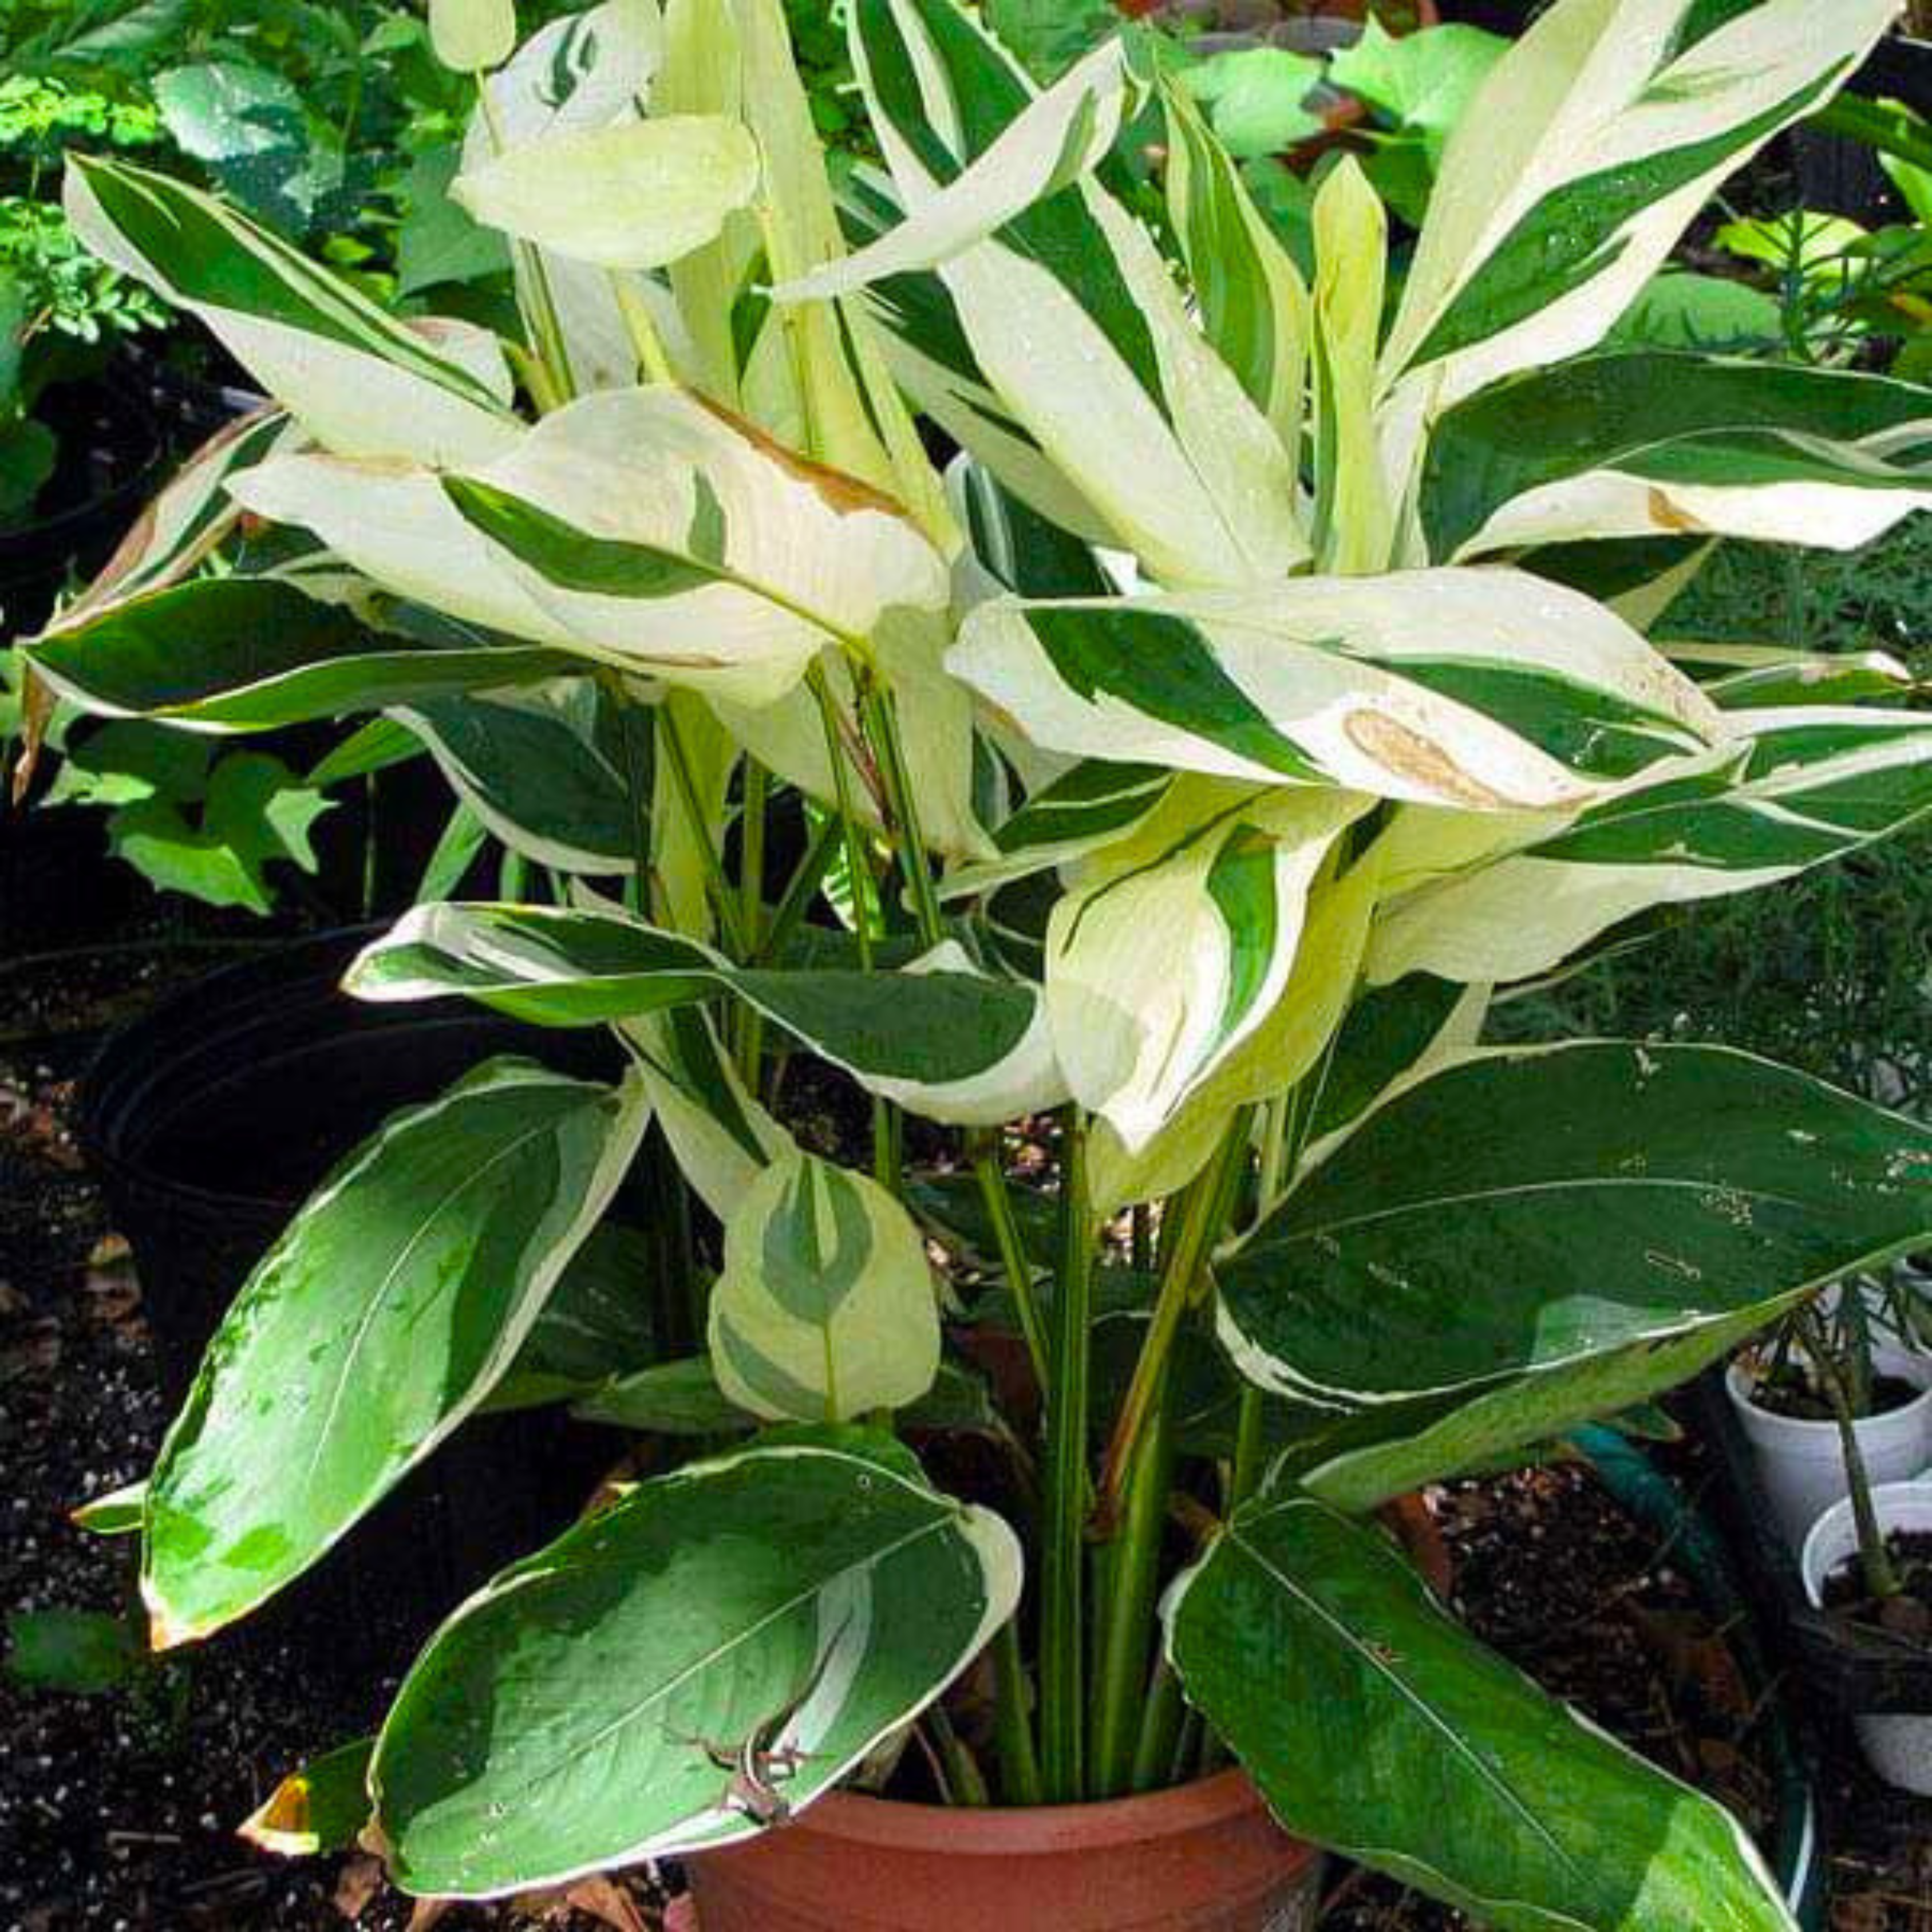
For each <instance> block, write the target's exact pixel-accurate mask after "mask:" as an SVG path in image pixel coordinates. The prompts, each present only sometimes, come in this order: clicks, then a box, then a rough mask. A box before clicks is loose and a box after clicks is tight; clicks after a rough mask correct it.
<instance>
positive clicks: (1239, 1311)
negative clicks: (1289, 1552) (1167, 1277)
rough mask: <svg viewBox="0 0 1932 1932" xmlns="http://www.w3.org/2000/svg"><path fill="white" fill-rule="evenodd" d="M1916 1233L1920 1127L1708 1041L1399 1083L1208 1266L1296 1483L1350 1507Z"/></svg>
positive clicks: (1502, 1055)
mask: <svg viewBox="0 0 1932 1932" xmlns="http://www.w3.org/2000/svg"><path fill="white" fill-rule="evenodd" d="M1928 1230H1932V1132H1928V1131H1927V1129H1925V1128H1924V1127H1921V1126H1919V1125H1918V1124H1916V1123H1915V1122H1912V1121H1908V1120H1906V1119H1905V1118H1903V1117H1902V1116H1900V1115H1894V1114H1890V1113H1887V1112H1884V1111H1883V1110H1882V1109H1879V1108H1876V1107H1873V1106H1869V1105H1867V1103H1864V1102H1863V1101H1860V1100H1854V1099H1852V1097H1849V1095H1847V1094H1841V1093H1839V1092H1838V1091H1836V1090H1835V1089H1834V1088H1829V1087H1827V1086H1826V1085H1823V1083H1822V1082H1818V1081H1816V1080H1814V1079H1811V1078H1809V1077H1808V1076H1805V1075H1803V1074H1799V1073H1791V1072H1789V1071H1787V1070H1785V1069H1784V1068H1782V1067H1774V1066H1772V1064H1769V1062H1768V1061H1761V1060H1757V1059H1754V1058H1752V1057H1751V1056H1750V1055H1746V1054H1742V1053H1734V1052H1730V1051H1729V1050H1727V1049H1722V1048H1718V1047H1699V1046H1661V1045H1660V1046H1641V1045H1636V1044H1631V1043H1624V1042H1619V1041H1589V1042H1585V1043H1580V1044H1577V1045H1570V1046H1557V1047H1550V1048H1528V1049H1517V1050H1511V1051H1508V1052H1488V1053H1483V1054H1479V1055H1477V1056H1476V1057H1475V1058H1471V1059H1466V1060H1464V1061H1462V1062H1460V1064H1455V1065H1452V1066H1451V1067H1448V1068H1447V1069H1445V1070H1443V1071H1442V1072H1439V1073H1436V1074H1435V1075H1433V1076H1432V1077H1430V1078H1429V1079H1424V1080H1423V1081H1421V1082H1418V1083H1417V1084H1415V1085H1412V1086H1410V1087H1409V1088H1407V1089H1406V1091H1400V1092H1398V1093H1397V1095H1396V1097H1394V1098H1393V1099H1391V1100H1385V1102H1384V1103H1383V1104H1382V1106H1379V1107H1378V1108H1377V1109H1375V1111H1373V1112H1371V1113H1370V1115H1368V1116H1367V1119H1366V1120H1365V1121H1364V1122H1363V1124H1361V1126H1360V1127H1358V1128H1357V1129H1356V1130H1355V1132H1353V1133H1351V1134H1349V1135H1348V1136H1346V1138H1344V1139H1343V1140H1342V1141H1341V1142H1340V1145H1339V1146H1337V1147H1336V1148H1334V1151H1332V1152H1331V1153H1330V1154H1328V1157H1327V1158H1326V1159H1325V1160H1322V1161H1321V1162H1320V1163H1319V1164H1318V1165H1317V1166H1315V1167H1314V1168H1313V1170H1312V1171H1311V1172H1310V1173H1309V1174H1308V1175H1307V1177H1306V1178H1304V1180H1303V1181H1302V1182H1301V1185H1300V1186H1299V1187H1298V1188H1297V1189H1296V1190H1295V1192H1294V1193H1292V1194H1291V1195H1290V1196H1289V1198H1288V1199H1287V1200H1286V1202H1284V1203H1283V1205H1282V1206H1281V1207H1280V1208H1279V1209H1278V1210H1277V1211H1276V1212H1275V1213H1274V1214H1273V1215H1272V1216H1271V1217H1269V1219H1268V1220H1266V1221H1265V1222H1264V1223H1262V1226H1261V1227H1260V1229H1259V1230H1258V1231H1257V1232H1256V1234H1255V1235H1254V1236H1253V1238H1251V1239H1250V1240H1249V1241H1247V1242H1246V1243H1245V1244H1244V1245H1243V1246H1242V1247H1241V1249H1240V1250H1238V1252H1237V1253H1235V1254H1234V1255H1232V1256H1229V1257H1228V1258H1226V1259H1225V1260H1224V1261H1223V1262H1222V1264H1221V1265H1220V1267H1219V1268H1217V1280H1218V1283H1219V1285H1220V1294H1221V1302H1220V1332H1221V1336H1222V1339H1223V1342H1224V1343H1226V1345H1227V1346H1228V1347H1229V1349H1230V1351H1231V1352H1232V1353H1233V1355H1235V1360H1236V1361H1237V1364H1238V1366H1239V1367H1241V1369H1242V1370H1243V1371H1244V1373H1246V1374H1247V1376H1249V1377H1250V1379H1252V1380H1253V1381H1255V1382H1258V1383H1259V1384H1260V1385H1261V1386H1262V1387H1263V1388H1268V1389H1270V1390H1271V1391H1274V1392H1275V1393H1277V1394H1280V1395H1283V1396H1284V1397H1289V1398H1290V1399H1291V1400H1298V1401H1300V1402H1302V1403H1304V1404H1308V1405H1312V1406H1315V1407H1316V1408H1318V1409H1327V1410H1328V1411H1330V1412H1332V1415H1333V1416H1334V1428H1333V1430H1331V1432H1330V1433H1329V1435H1328V1437H1327V1438H1326V1439H1325V1441H1324V1442H1322V1444H1321V1445H1320V1446H1319V1448H1318V1449H1316V1450H1314V1451H1310V1453H1309V1456H1308V1459H1307V1462H1306V1463H1305V1464H1304V1465H1303V1466H1302V1468H1301V1475H1302V1478H1303V1480H1304V1482H1305V1483H1306V1484H1307V1487H1309V1488H1310V1489H1311V1490H1313V1491H1314V1492H1315V1493H1317V1494H1318V1495H1320V1496H1322V1497H1324V1498H1325V1499H1327V1500H1328V1501H1330V1502H1334V1503H1336V1504H1337V1505H1340V1507H1343V1508H1352V1509H1353V1508H1367V1507H1369V1506H1370V1505H1373V1504H1374V1503H1377V1502H1381V1501H1382V1500H1383V1499H1385V1498H1386V1497H1388V1496H1396V1495H1399V1494H1400V1493H1402V1492H1403V1491H1404V1490H1409V1489H1412V1488H1414V1487H1415V1486H1416V1485H1417V1484H1419V1483H1423V1482H1427V1481H1432V1480H1433V1479H1435V1478H1439V1477H1441V1476H1444V1475H1450V1474H1452V1473H1454V1472H1456V1471H1457V1470H1460V1469H1464V1468H1466V1467H1468V1466H1471V1465H1472V1464H1473V1463H1477V1462H1478V1461H1487V1460H1489V1459H1490V1458H1493V1457H1495V1456H1496V1455H1498V1454H1502V1453H1503V1452H1505V1451H1508V1450H1511V1449H1516V1448H1521V1447H1523V1446H1524V1445H1528V1444H1531V1443H1534V1442H1541V1441H1544V1440H1547V1439H1550V1438H1551V1437H1554V1436H1560V1435H1562V1434H1563V1433H1565V1431H1566V1430H1568V1429H1570V1428H1571V1427H1574V1425H1575V1424H1577V1423H1579V1422H1581V1421H1587V1420H1589V1419H1590V1418H1592V1417H1594V1416H1599V1415H1610V1414H1612V1413H1613V1412H1616V1411H1617V1410H1619V1409H1626V1408H1628V1407H1629V1406H1631V1404H1632V1403H1637V1402H1641V1401H1643V1400H1646V1399H1648V1398H1649V1397H1651V1396H1652V1395H1655V1394H1658V1392H1660V1391H1662V1390H1664V1389H1667V1388H1671V1387H1673V1386H1674V1385H1676V1383H1678V1382H1682V1381H1683V1380H1685V1379H1686V1378H1687V1377H1688V1376H1691V1375H1692V1374H1694V1373H1696V1372H1697V1370H1699V1369H1701V1368H1702V1367H1704V1366H1705V1365H1706V1364H1708V1363H1709V1362H1711V1361H1715V1360H1717V1359H1718V1358H1719V1357H1720V1356H1721V1355H1723V1354H1724V1352H1725V1351H1726V1350H1727V1349H1730V1348H1732V1347H1734V1346H1736V1344H1737V1343H1739V1341H1741V1340H1742V1339H1743V1338H1744V1337H1745V1336H1747V1335H1748V1334H1751V1333H1753V1332H1754V1331H1756V1330H1758V1329H1760V1328H1763V1327H1764V1326H1766V1324H1768V1323H1769V1322H1772V1321H1773V1320H1775V1319H1776V1318H1777V1317H1778V1316H1779V1315H1780V1314H1781V1313H1783V1312H1784V1310H1786V1309H1787V1308H1789V1307H1791V1306H1793V1304H1795V1303H1796V1302H1797V1301H1799V1299H1801V1298H1802V1297H1803V1296H1804V1295H1806V1294H1808V1293H1809V1292H1811V1291H1812V1290H1814V1289H1816V1288H1817V1287H1818V1286H1820V1285H1821V1284H1822V1283H1825V1282H1827V1281H1832V1280H1836V1279H1837V1278H1838V1277H1840V1276H1841V1275H1843V1274H1848V1273H1849V1272H1850V1271H1852V1270H1853V1269H1855V1268H1861V1267H1864V1266H1867V1265H1874V1264H1876V1263H1877V1262H1880V1261H1882V1260H1883V1259H1885V1258H1886V1257H1888V1256H1891V1255H1893V1254H1896V1253H1901V1252H1903V1251H1904V1250H1907V1249H1909V1248H1910V1247H1912V1246H1914V1245H1915V1244H1920V1243H1922V1242H1923V1241H1924V1240H1925V1238H1926V1237H1927V1232H1928Z"/></svg>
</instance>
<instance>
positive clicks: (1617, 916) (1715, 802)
mask: <svg viewBox="0 0 1932 1932" xmlns="http://www.w3.org/2000/svg"><path fill="white" fill-rule="evenodd" d="M1727 721H1728V722H1729V723H1730V724H1731V725H1732V727H1733V729H1734V730H1735V733H1736V739H1735V742H1733V745H1731V746H1730V747H1729V748H1727V750H1726V751H1724V753H1723V754H1722V755H1721V757H1718V758H1717V759H1715V760H1706V761H1704V763H1703V764H1702V765H1701V766H1698V767H1697V768H1694V769H1692V770H1691V771H1690V772H1687V773H1686V774H1685V775H1682V776H1678V777H1672V778H1664V779H1663V780H1661V781H1659V782H1657V783H1655V784H1639V785H1635V786H1633V787H1630V788H1628V789H1627V790H1624V791H1622V792H1620V793H1618V794H1617V795H1616V796H1614V797H1613V798H1610V799H1606V800H1604V802H1602V803H1601V804H1598V805H1592V806H1591V807H1590V808H1589V809H1588V810H1586V811H1584V812H1583V813H1582V814H1580V816H1578V817H1577V818H1576V819H1574V820H1573V821H1571V823H1568V824H1567V825H1562V826H1557V827H1556V828H1555V829H1553V830H1551V831H1550V832H1547V833H1546V834H1545V835H1543V836H1542V837H1541V838H1538V839H1537V840H1536V841H1535V842H1533V843H1531V844H1527V845H1526V846H1524V847H1523V848H1522V849H1520V850H1517V851H1514V852H1511V853H1506V854H1505V855H1504V856H1500V857H1491V858H1490V859H1487V862H1484V860H1483V859H1478V861H1477V862H1476V863H1475V864H1474V865H1472V867H1471V868H1469V870H1468V871H1463V872H1460V873H1456V874H1451V876H1449V877H1446V878H1444V879H1442V880H1438V881H1437V882H1436V883H1433V884H1428V885H1424V886H1422V887H1421V889H1418V890H1417V891H1415V892H1411V893H1409V894H1406V895H1404V896H1403V897H1402V898H1400V899H1398V900H1397V901H1395V902H1394V904H1391V906H1390V907H1388V910H1386V911H1385V913H1384V914H1383V916H1382V919H1381V920H1380V922H1379V926H1378V929H1377V932H1376V937H1375V940H1374V942H1373V945H1372V947H1371V949H1370V961H1369V973H1370V977H1371V978H1373V979H1375V980H1393V979H1397V978H1400V977H1401V976H1402V975H1403V974H1405V973H1410V972H1417V971H1421V972H1427V973H1434V974H1440V975H1441V976H1442V977H1443V978H1445V979H1450V980H1496V981H1506V980H1525V979H1528V978H1529V977H1532V975H1534V974H1538V973H1542V972H1545V971H1548V970H1549V968H1551V967H1553V966H1555V965H1559V964H1560V963H1561V962H1562V961H1563V960H1565V959H1568V958H1569V957H1570V956H1571V954H1572V953H1574V952H1576V951H1577V949H1578V948H1579V947H1581V946H1583V945H1584V944H1586V943H1587V942H1588V941H1590V940H1592V939H1594V938H1596V936H1597V935H1598V934H1599V933H1601V932H1606V931H1607V930H1608V929H1610V927H1612V926H1616V925H1618V924H1619V923H1621V922H1622V921H1623V920H1625V919H1629V918H1631V917H1632V916H1634V915H1635V914H1637V913H1640V912H1643V911H1646V910H1649V908H1650V907H1652V906H1658V905H1681V904H1686V903H1688V902H1689V901H1693V900H1697V899H1705V898H1722V897H1724V896H1725V895H1728V894H1730V893H1732V892H1748V891H1750V890H1751V889H1754V888H1755V887H1757V886H1764V885H1769V884H1772V883H1774V882H1775V881H1776V880H1780V879H1786V878H1790V877H1793V875H1794V874H1796V873H1799V872H1802V871H1807V870H1808V869H1809V868H1811V866H1813V865H1822V864H1823V863H1825V862H1826V861H1827V860H1829V859H1837V858H1840V857H1842V856H1843V855H1844V854H1845V853H1848V852H1852V851H1855V850H1858V847H1861V846H1862V845H1867V844H1872V843H1873V842H1874V841H1876V840H1879V839H1881V838H1889V837H1890V836H1891V835H1892V834H1893V833H1894V832H1899V831H1901V830H1903V829H1904V828H1905V827H1906V826H1909V825H1910V824H1912V823H1914V822H1915V821H1916V820H1918V819H1919V818H1921V817H1923V816H1924V814H1925V813H1926V812H1927V811H1932V715H1927V714H1926V713H1924V712H1915V711H1892V710H1882V709H1877V708H1875V707H1874V708H1867V707H1864V706H1849V705H1846V706H1840V705H1830V706H1806V705H1784V706H1774V707H1772V708H1770V709H1764V710H1742V711H1736V712H1730V713H1728V714H1727Z"/></svg>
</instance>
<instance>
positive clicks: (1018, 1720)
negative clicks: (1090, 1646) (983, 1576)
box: [993, 1616, 1040, 1805]
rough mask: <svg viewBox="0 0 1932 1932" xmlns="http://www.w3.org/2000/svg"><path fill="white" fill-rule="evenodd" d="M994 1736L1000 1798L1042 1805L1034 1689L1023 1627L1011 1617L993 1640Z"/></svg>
mask: <svg viewBox="0 0 1932 1932" xmlns="http://www.w3.org/2000/svg"><path fill="white" fill-rule="evenodd" d="M993 1673H994V1678H995V1692H996V1700H997V1701H996V1702H995V1705H994V1709H993V1722H994V1726H995V1737H996V1739H997V1741H998V1745H999V1751H1000V1796H1001V1798H1002V1799H1004V1801H1005V1802H1007V1804H1009V1805H1037V1804H1038V1803H1039V1802H1040V1753H1039V1751H1038V1749H1037V1747H1036V1746H1035V1745H1034V1737H1033V1712H1032V1710H1031V1708H1030V1704H1031V1688H1032V1687H1031V1685H1030V1684H1029V1683H1028V1679H1027V1670H1026V1662H1025V1659H1024V1658H1022V1656H1021V1655H1020V1624H1019V1618H1018V1616H1010V1617H1009V1618H1007V1620H1006V1622H1004V1623H1003V1624H1002V1625H1001V1626H1000V1628H998V1631H995V1633H994V1636H993Z"/></svg>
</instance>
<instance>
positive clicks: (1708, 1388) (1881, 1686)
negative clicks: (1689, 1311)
mask: <svg viewBox="0 0 1932 1932" xmlns="http://www.w3.org/2000/svg"><path fill="white" fill-rule="evenodd" d="M1691 1404H1692V1407H1693V1412H1694V1416H1695V1418H1696V1421H1697V1430H1698V1433H1700V1435H1701V1436H1703V1439H1705V1441H1706V1442H1707V1443H1709V1445H1710V1448H1711V1450H1712V1461H1713V1463H1714V1464H1715V1468H1716V1472H1717V1480H1716V1481H1715V1484H1713V1486H1712V1487H1713V1490H1714V1496H1713V1499H1712V1501H1713V1506H1714V1507H1713V1514H1714V1515H1715V1518H1716V1520H1717V1523H1718V1527H1719V1529H1720V1530H1721V1532H1723V1535H1724V1538H1725V1541H1726V1542H1727V1544H1728V1545H1729V1546H1730V1550H1731V1551H1732V1554H1733V1560H1734V1562H1735V1563H1736V1567H1737V1568H1738V1571H1739V1574H1740V1575H1741V1577H1742V1579H1743V1580H1744V1581H1745V1583H1746V1585H1747V1586H1748V1590H1749V1594H1750V1597H1751V1603H1752V1604H1753V1607H1754V1609H1755V1610H1757V1613H1758V1615H1759V1617H1760V1621H1761V1622H1762V1623H1763V1626H1764V1628H1765V1629H1766V1634H1767V1637H1769V1640H1770V1641H1771V1643H1772V1646H1773V1647H1774V1649H1775V1651H1776V1652H1778V1656H1779V1659H1780V1661H1781V1662H1782V1663H1784V1664H1786V1665H1787V1667H1789V1668H1790V1673H1791V1675H1792V1676H1793V1678H1794V1679H1795V1680H1796V1683H1797V1685H1798V1687H1799V1693H1800V1694H1801V1695H1802V1697H1803V1698H1804V1700H1805V1703H1807V1705H1808V1707H1809V1708H1810V1709H1811V1711H1812V1712H1814V1714H1815V1715H1817V1717H1818V1718H1820V1720H1823V1721H1833V1722H1835V1721H1840V1720H1842V1719H1846V1718H1853V1717H1860V1716H1869V1715H1876V1714H1879V1713H1885V1712H1932V1655H1927V1654H1926V1653H1924V1652H1920V1651H1915V1650H1914V1649H1909V1648H1907V1647H1906V1646H1904V1645H1903V1644H1900V1643H1896V1642H1894V1641H1893V1640H1890V1639H1888V1638H1886V1637H1882V1636H1879V1635H1878V1634H1876V1633H1874V1634H1870V1635H1861V1634H1859V1633H1858V1632H1856V1631H1851V1630H1847V1629H1846V1628H1843V1626H1842V1625H1840V1624H1839V1623H1838V1622H1836V1621H1835V1619H1832V1617H1830V1616H1827V1615H1826V1613H1824V1612H1823V1611H1821V1610H1814V1608H1813V1607H1812V1605H1811V1599H1810V1598H1809V1597H1808V1595H1806V1594H1805V1579H1804V1576H1803V1574H1802V1572H1801V1571H1800V1570H1799V1566H1798V1559H1796V1557H1795V1556H1793V1554H1792V1553H1791V1551H1790V1550H1789V1549H1788V1548H1787V1546H1786V1544H1785V1542H1784V1538H1782V1537H1781V1536H1780V1535H1779V1534H1778V1529H1777V1527H1776V1523H1777V1519H1776V1517H1775V1514H1774V1513H1773V1511H1772V1505H1771V1501H1770V1499H1769V1497H1768V1496H1766V1493H1765V1491H1764V1487H1763V1484H1761V1483H1760V1481H1759V1479H1758V1475H1757V1469H1756V1468H1755V1467H1754V1465H1753V1463H1752V1461H1751V1445H1749V1444H1748V1442H1746V1441H1745V1436H1744V1432H1743V1430H1742V1429H1741V1428H1739V1426H1738V1421H1737V1418H1736V1415H1734V1414H1733V1412H1732V1408H1731V1404H1730V1400H1729V1399H1728V1398H1727V1397H1726V1395H1725V1393H1724V1372H1723V1370H1721V1369H1718V1370H1712V1372H1710V1373H1708V1374H1706V1375H1705V1376H1703V1377H1702V1378H1701V1379H1700V1380H1699V1381H1698V1382H1697V1384H1696V1385H1695V1386H1694V1388H1693V1389H1692V1390H1691Z"/></svg>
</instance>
